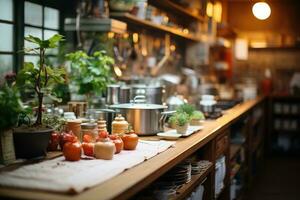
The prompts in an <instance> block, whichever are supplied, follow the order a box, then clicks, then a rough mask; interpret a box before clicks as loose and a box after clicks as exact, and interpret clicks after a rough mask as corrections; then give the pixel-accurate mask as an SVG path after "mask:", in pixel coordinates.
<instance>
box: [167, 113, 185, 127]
mask: <svg viewBox="0 0 300 200" xmlns="http://www.w3.org/2000/svg"><path fill="white" fill-rule="evenodd" d="M188 122H189V115H188V114H186V113H184V112H181V113H176V114H174V115H172V116H171V117H170V118H169V123H173V124H176V125H178V126H184V125H186V124H187V123H188Z"/></svg>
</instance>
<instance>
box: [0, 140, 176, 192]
mask: <svg viewBox="0 0 300 200" xmlns="http://www.w3.org/2000/svg"><path fill="white" fill-rule="evenodd" d="M174 144H175V142H170V141H163V140H161V141H144V140H140V141H139V144H138V146H137V149H136V150H135V151H126V150H123V151H122V152H121V153H119V154H116V155H115V156H114V158H113V160H97V159H88V158H86V159H81V160H80V161H77V162H69V161H66V160H65V159H64V157H58V158H55V159H53V160H47V161H43V162H40V163H36V164H31V165H26V166H22V167H20V168H18V169H16V170H13V171H7V172H2V173H1V174H0V185H1V186H8V187H16V188H23V189H35V190H44V191H52V192H61V193H71V192H72V193H79V192H81V191H83V190H85V189H87V188H90V187H93V186H95V185H97V184H100V183H103V182H104V181H106V180H108V179H110V178H112V177H114V176H116V175H118V174H120V173H121V172H123V171H124V170H126V169H129V168H132V167H133V166H135V165H137V164H139V163H142V162H143V161H145V160H147V159H149V158H151V157H154V156H155V155H157V154H159V153H161V152H163V151H165V150H167V149H168V148H170V147H171V146H172V145H174Z"/></svg>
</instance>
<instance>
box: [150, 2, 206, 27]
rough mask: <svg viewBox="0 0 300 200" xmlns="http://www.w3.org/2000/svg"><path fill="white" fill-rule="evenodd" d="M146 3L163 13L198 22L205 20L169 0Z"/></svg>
mask: <svg viewBox="0 0 300 200" xmlns="http://www.w3.org/2000/svg"><path fill="white" fill-rule="evenodd" d="M148 3H149V4H151V5H153V6H155V7H157V8H160V9H163V10H165V11H168V12H172V13H176V14H178V15H181V16H184V17H188V18H189V19H193V20H197V21H200V22H205V20H206V18H205V17H204V16H201V15H198V14H196V13H193V12H192V11H191V10H189V9H187V8H184V7H182V6H181V5H178V4H176V3H173V2H172V1H170V0H163V1H161V0H148Z"/></svg>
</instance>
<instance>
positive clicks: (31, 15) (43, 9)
mask: <svg viewBox="0 0 300 200" xmlns="http://www.w3.org/2000/svg"><path fill="white" fill-rule="evenodd" d="M24 16H25V19H24V23H25V27H24V36H28V35H29V34H30V35H33V36H36V37H40V38H43V39H48V38H50V37H51V36H53V35H54V34H57V33H59V11H58V10H57V9H54V8H50V7H47V6H43V5H39V4H36V3H32V2H29V1H25V4H24ZM24 46H25V47H26V48H32V47H34V46H32V44H29V43H28V42H26V41H24ZM46 54H47V56H48V57H49V60H54V61H55V57H56V56H57V54H58V49H52V50H48V51H47V52H46ZM38 60H39V58H38V56H36V55H33V54H28V53H27V54H25V57H24V61H25V62H34V63H36V62H38Z"/></svg>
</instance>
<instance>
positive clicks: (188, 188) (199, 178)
mask: <svg viewBox="0 0 300 200" xmlns="http://www.w3.org/2000/svg"><path fill="white" fill-rule="evenodd" d="M212 171H213V164H212V163H211V165H210V166H209V167H207V169H206V170H205V171H204V172H203V173H200V174H197V175H192V179H191V181H190V182H189V183H186V184H184V185H183V186H182V187H181V188H179V189H178V190H177V191H176V196H175V197H174V198H171V199H172V200H179V199H183V198H184V197H186V196H187V195H188V194H190V193H191V192H192V191H193V189H194V188H195V187H196V186H197V185H199V184H201V183H202V182H203V181H204V180H205V179H206V177H207V176H208V174H209V173H211V172H212Z"/></svg>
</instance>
